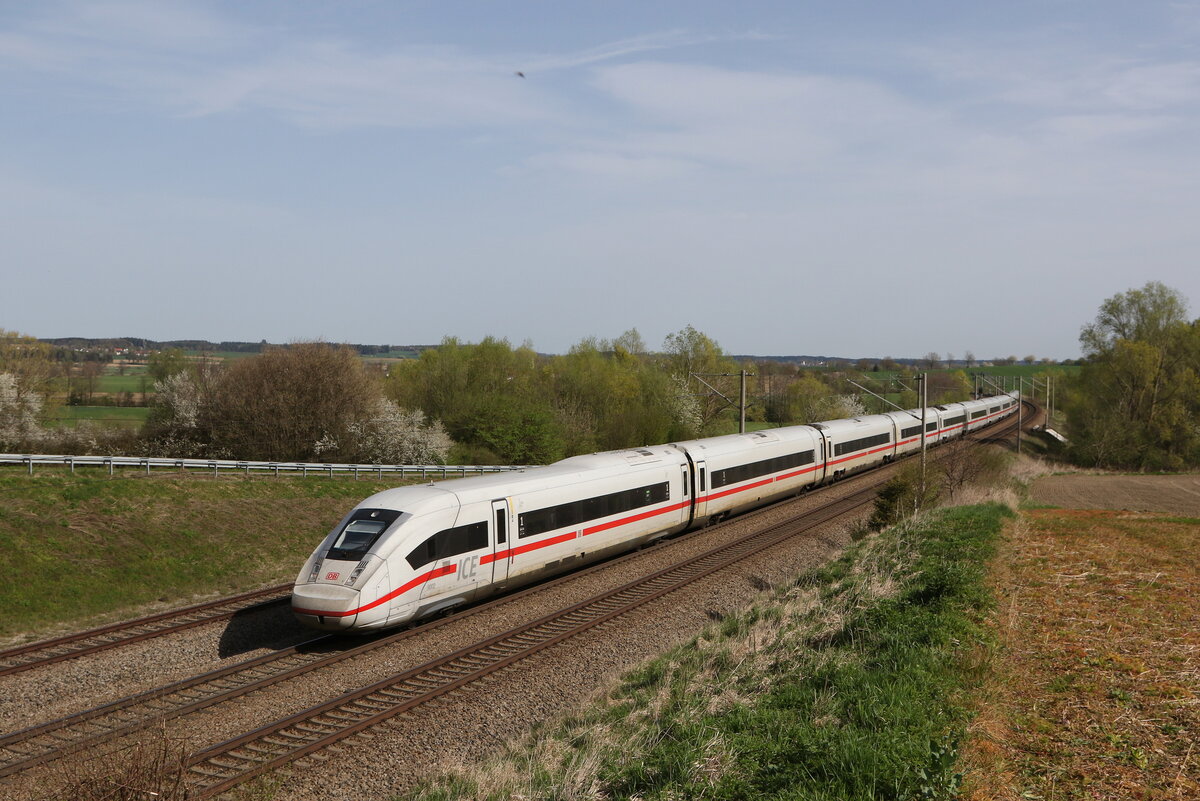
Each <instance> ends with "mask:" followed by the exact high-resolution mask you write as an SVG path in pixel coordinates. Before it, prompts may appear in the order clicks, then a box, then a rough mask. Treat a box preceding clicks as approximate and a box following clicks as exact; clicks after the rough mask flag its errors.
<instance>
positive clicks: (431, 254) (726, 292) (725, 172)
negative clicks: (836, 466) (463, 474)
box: [0, 0, 1200, 359]
mask: <svg viewBox="0 0 1200 801" xmlns="http://www.w3.org/2000/svg"><path fill="white" fill-rule="evenodd" d="M1198 129H1200V2H1155V1H1154V0H1147V1H1146V2H1139V3H1128V2H1105V0H1042V1H1041V2H1025V1H1024V0H1007V1H1006V2H1004V3H963V2H961V1H960V0H953V1H951V0H947V1H946V2H921V0H914V2H905V3H895V2H884V0H879V2H861V1H859V0H840V1H839V2H833V0H828V1H826V2H813V1H812V0H781V1H780V2H765V1H761V0H741V1H740V2H737V3H728V2H711V1H710V0H687V2H645V0H640V1H639V2H627V1H626V0H606V1H605V2H598V1H597V2H588V1H586V0H580V1H579V2H562V1H561V0H556V1H555V2H551V1H550V0H515V2H508V3H497V2H455V1H454V0H412V1H406V0H342V1H341V2H312V1H311V0H286V1H285V0H259V1H258V2H254V3H246V2H240V1H239V2H217V1H215V0H214V1H212V2H209V1H206V0H189V1H184V2H169V1H168V0H147V1H146V2H141V1H139V0H129V1H125V0H112V1H111V2H103V1H98V2H57V1H56V0H42V1H41V2H37V3H28V2H23V0H22V1H18V0H0V328H5V329H8V330H15V331H19V332H21V333H24V334H30V335H33V336H38V337H44V338H51V337H65V336H83V337H118V336H139V337H147V338H151V339H159V340H170V339H208V340H213V341H221V340H239V341H254V342H257V341H260V340H264V339H265V340H267V341H269V342H289V341H298V340H309V339H324V340H327V341H331V342H354V343H370V344H396V345H402V344H434V343H436V342H438V341H440V340H441V339H442V338H443V337H445V336H455V337H458V338H459V339H460V340H463V341H478V340H479V339H481V338H482V337H485V336H495V337H502V338H505V339H508V340H509V341H510V342H512V343H513V344H520V343H523V342H528V343H530V344H532V345H533V346H534V347H535V348H537V349H538V350H539V351H542V352H548V353H562V352H565V351H567V350H568V349H569V348H570V347H571V346H572V345H574V344H576V343H578V342H580V341H581V340H583V339H585V338H587V337H599V338H609V339H611V338H615V337H617V336H619V335H620V334H621V333H622V332H625V331H627V330H628V329H630V328H637V329H638V331H639V332H640V333H641V335H642V337H643V339H644V340H645V341H646V343H647V344H648V345H649V346H650V347H651V348H652V349H656V348H658V347H660V345H661V343H662V341H663V338H664V337H665V336H666V335H667V334H669V333H671V332H676V331H679V330H681V329H683V328H684V327H685V326H687V325H691V326H694V327H695V328H696V329H698V330H700V331H702V332H704V333H705V334H707V335H708V336H710V337H711V338H713V339H714V340H716V341H717V342H718V343H719V344H720V346H721V347H722V348H723V349H724V350H725V351H726V352H729V353H740V354H757V355H784V354H814V355H817V354H819V355H834V356H843V357H850V358H857V357H860V356H889V355H890V356H895V357H917V356H922V355H924V354H926V353H928V352H930V351H935V352H938V353H941V354H946V353H950V354H953V355H955V356H958V357H961V356H962V355H963V354H964V353H965V352H967V351H970V352H972V353H973V354H974V355H975V356H976V357H978V358H983V359H986V358H992V357H1001V356H1007V355H1016V356H1018V357H1024V356H1025V355H1028V354H1033V355H1037V356H1040V357H1052V358H1059V359H1065V358H1074V357H1075V356H1078V355H1079V344H1078V335H1079V330H1080V327H1081V326H1083V325H1084V324H1086V323H1088V322H1090V321H1091V320H1092V319H1093V318H1094V317H1095V315H1096V312H1097V310H1098V308H1099V305H1100V304H1101V302H1103V301H1104V300H1105V299H1106V298H1108V297H1111V296H1113V295H1115V294H1117V293H1119V292H1124V291H1126V290H1129V289H1132V288H1136V287H1140V286H1142V285H1144V284H1145V283H1146V282H1147V281H1151V280H1155V281H1161V282H1163V283H1165V284H1167V285H1168V286H1170V287H1173V288H1175V289H1177V290H1179V291H1180V292H1182V293H1183V295H1184V296H1185V297H1187V298H1188V299H1189V301H1190V302H1192V303H1193V304H1196V303H1200V269H1197V265H1196V254H1197V253H1200V186H1198V180H1200V163H1198V161H1200V159H1198V156H1200V130H1198ZM1192 313H1193V315H1195V314H1197V312H1196V309H1195V306H1194V305H1193V307H1192Z"/></svg>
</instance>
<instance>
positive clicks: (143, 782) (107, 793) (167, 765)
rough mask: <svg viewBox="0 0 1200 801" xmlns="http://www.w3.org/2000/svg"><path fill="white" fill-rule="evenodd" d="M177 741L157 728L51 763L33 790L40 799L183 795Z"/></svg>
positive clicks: (165, 799)
mask: <svg viewBox="0 0 1200 801" xmlns="http://www.w3.org/2000/svg"><path fill="white" fill-rule="evenodd" d="M185 759H186V753H185V751H184V748H183V744H182V742H179V741H176V740H173V739H171V738H170V737H168V736H167V734H166V731H165V729H161V728H160V729H157V730H155V731H153V732H150V733H148V734H146V735H145V736H143V737H142V738H140V739H139V740H138V741H137V742H135V743H133V744H131V745H127V746H125V747H124V748H122V749H120V750H118V751H115V752H113V753H108V754H105V755H103V756H97V757H92V758H88V759H70V760H63V761H62V762H60V763H56V765H55V766H54V768H53V769H52V770H51V771H50V774H49V777H48V778H47V779H46V780H45V781H44V782H43V783H42V788H41V789H40V790H38V791H35V792H36V795H35V798H37V799H39V801H41V800H42V799H45V801H186V799H187V798H188V789H187V785H186V784H185V781H184V779H185V776H186V769H185V767H184V762H185Z"/></svg>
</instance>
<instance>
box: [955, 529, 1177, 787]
mask: <svg viewBox="0 0 1200 801" xmlns="http://www.w3.org/2000/svg"><path fill="white" fill-rule="evenodd" d="M1197 544H1200V524H1197V522H1196V521H1194V520H1185V519H1183V520H1181V519H1178V518H1169V517H1159V516H1152V515H1144V514H1138V515H1131V514H1128V513H1122V512H1110V511H1061V510H1034V511H1029V512H1027V513H1026V514H1025V515H1024V516H1023V518H1022V520H1021V521H1020V522H1019V523H1018V524H1016V525H1013V526H1011V527H1010V531H1009V537H1008V544H1007V550H1006V552H1004V553H1002V555H1001V558H1000V559H999V560H997V568H996V571H995V572H994V573H993V581H994V583H995V585H996V587H997V590H998V595H999V597H1000V598H1001V599H1002V600H1001V603H1000V606H999V608H998V610H997V613H996V615H995V617H994V620H993V625H994V627H995V629H996V631H997V634H998V636H999V638H1000V640H1001V642H1002V643H1003V645H1004V649H1003V653H1002V655H1001V657H1000V660H999V662H998V664H997V667H996V680H995V681H994V682H993V684H992V685H991V686H990V687H989V688H988V691H987V693H986V695H985V697H984V698H983V699H982V704H981V705H982V706H983V712H982V713H981V715H980V716H979V718H978V719H977V720H976V723H975V725H974V726H973V729H972V731H973V739H972V743H971V746H970V748H969V749H968V754H969V759H968V761H969V762H970V763H971V765H972V767H971V769H970V770H969V772H968V785H967V786H968V787H969V793H968V797H969V798H971V799H977V800H978V801H983V800H984V799H1046V801H1051V800H1053V799H1155V800H1158V799H1162V800H1163V801H1166V800H1167V799H1171V800H1175V799H1195V798H1200V749H1197V748H1196V744H1197V742H1198V741H1200V603H1198V602H1197V599H1198V598H1200V569H1198V567H1197V559H1196V556H1195V553H1196V546H1197Z"/></svg>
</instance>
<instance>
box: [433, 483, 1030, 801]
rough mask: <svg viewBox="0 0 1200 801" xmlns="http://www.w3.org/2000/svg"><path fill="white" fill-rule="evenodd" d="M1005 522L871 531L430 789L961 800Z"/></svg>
mask: <svg viewBox="0 0 1200 801" xmlns="http://www.w3.org/2000/svg"><path fill="white" fill-rule="evenodd" d="M1009 516H1010V512H1009V510H1008V509H1007V508H1006V507H1003V506H1000V505H996V504H988V505H982V506H975V507H965V508H960V509H954V510H950V511H946V512H941V513H938V514H936V515H933V516H931V517H929V518H925V519H923V520H921V521H919V522H910V523H908V524H905V525H903V526H899V527H896V528H893V529H889V530H886V531H884V532H882V533H880V534H876V535H871V536H869V537H867V538H865V539H862V540H860V541H859V542H858V543H856V544H855V545H854V546H852V547H851V549H850V550H849V551H848V552H847V553H846V555H845V556H844V557H843V558H841V559H840V560H838V561H837V562H835V563H834V564H832V565H831V566H829V567H827V568H825V569H822V570H818V571H815V572H812V573H810V574H808V575H805V576H803V577H801V578H800V579H799V580H798V581H797V582H796V583H795V584H794V585H793V586H791V587H788V588H785V589H783V590H780V591H778V592H776V593H775V595H774V597H773V598H771V599H770V600H769V601H767V602H765V603H763V604H760V605H757V606H755V607H754V608H752V609H750V610H749V611H748V612H746V613H744V614H740V615H737V616H732V617H729V618H727V619H725V620H724V621H722V622H721V624H720V625H718V626H715V627H713V628H712V629H711V630H709V631H707V632H705V633H704V634H703V635H702V636H701V637H699V638H697V639H696V640H695V641H693V642H692V643H690V644H688V645H686V646H683V647H680V648H677V649H675V650H673V651H671V652H670V653H668V654H667V655H665V656H663V657H661V658H659V659H657V660H654V661H652V662H650V663H648V664H646V665H644V666H643V667H642V668H641V669H640V670H638V671H636V672H634V673H632V674H630V675H629V676H627V677H626V678H625V680H624V681H623V683H622V684H621V685H620V686H619V687H618V689H617V690H616V691H614V693H613V694H612V695H611V696H610V697H609V699H608V700H607V702H606V703H605V704H603V705H601V706H600V707H598V708H596V709H593V710H592V711H589V712H587V713H585V714H584V715H583V716H582V717H580V718H578V719H573V720H569V721H567V722H566V723H564V724H562V725H560V726H558V727H555V728H553V729H550V728H548V729H546V730H544V731H542V732H538V733H535V734H534V735H533V736H532V739H531V741H530V742H528V743H525V744H522V745H520V746H513V747H511V748H510V750H509V752H508V753H505V754H503V755H502V756H501V757H500V758H499V759H497V760H495V761H492V762H489V763H487V764H485V765H483V766H481V767H479V768H476V769H474V770H472V771H470V772H463V773H460V774H457V775H454V776H448V777H439V778H438V779H436V780H432V781H429V782H427V783H426V784H425V785H423V787H422V788H421V789H420V791H419V792H418V794H417V797H418V798H422V799H426V800H427V801H433V799H451V798H495V799H500V798H509V797H523V798H539V799H540V798H545V799H551V798H614V799H621V798H639V799H646V800H647V801H649V799H667V798H680V797H704V798H714V799H746V798H789V799H830V800H831V801H832V799H839V800H841V799H879V798H948V797H952V796H953V795H954V793H955V792H956V790H957V787H958V775H957V774H956V773H955V768H954V765H955V760H956V756H957V743H958V741H959V738H960V736H961V735H962V733H963V731H964V730H965V726H966V723H967V720H968V718H969V716H970V715H969V700H968V699H967V697H966V696H967V691H968V690H969V689H971V688H972V687H974V686H975V685H976V684H977V683H978V681H979V680H980V677H981V674H982V657H983V656H984V655H985V654H986V653H988V650H989V649H988V646H987V643H988V637H987V635H986V634H985V632H984V629H983V628H982V627H981V626H980V625H979V621H980V619H981V617H982V615H983V613H984V611H985V610H986V609H987V608H988V607H989V606H990V597H991V596H990V595H989V593H988V591H987V589H986V586H985V584H984V574H985V569H986V561H987V559H988V558H989V557H990V556H991V554H992V553H993V550H994V547H995V541H996V539H997V537H998V535H999V532H1000V529H1001V527H1002V525H1003V522H1004V520H1005V518H1007V517H1009Z"/></svg>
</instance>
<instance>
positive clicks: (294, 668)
mask: <svg viewBox="0 0 1200 801" xmlns="http://www.w3.org/2000/svg"><path fill="white" fill-rule="evenodd" d="M1015 427H1016V426H1015V420H1014V421H1012V423H1011V424H1006V425H1005V426H1004V428H1003V429H1001V430H997V431H995V432H986V435H985V436H983V437H981V438H980V439H981V440H982V441H996V440H997V439H1000V438H1003V437H1007V436H1011V433H1012V431H1013V430H1015ZM886 472H889V471H880V473H886ZM885 480H886V479H884V478H880V480H878V481H875V482H872V483H871V484H870V485H869V486H868V487H867V488H866V489H863V490H861V491H859V492H856V493H855V494H854V495H852V496H850V498H849V499H843V500H841V501H836V502H834V503H831V504H827V505H826V506H824V507H822V508H821V509H818V510H814V511H811V512H808V513H806V514H804V515H801V516H799V517H797V518H793V519H792V520H789V521H787V522H785V523H783V524H780V525H777V526H774V527H772V528H770V529H766V530H764V531H760V532H757V533H755V534H752V535H750V536H748V537H746V538H745V539H744V540H741V541H739V542H738V543H736V544H735V545H732V546H731V545H722V546H721V547H720V548H717V549H714V550H712V551H709V552H707V553H706V554H703V555H701V556H700V557H697V558H695V559H693V560H689V561H688V562H686V563H681V564H680V565H675V566H673V567H670V568H667V569H665V570H663V571H660V572H659V573H656V574H653V575H652V576H649V577H646V578H644V579H640V580H638V581H636V582H631V583H630V584H628V585H625V586H624V587H621V588H619V589H618V590H616V591H614V592H613V593H608V594H605V595H603V596H597V597H595V598H593V599H590V600H588V601H585V602H583V603H581V604H578V605H576V606H574V607H571V608H570V609H567V610H563V611H561V612H558V613H555V614H552V615H549V616H546V617H545V618H542V619H540V620H539V621H536V622H535V623H533V624H530V625H529V626H525V627H521V628H519V629H513V630H511V631H509V632H505V633H504V634H501V635H498V636H496V637H493V638H490V639H489V640H487V641H485V642H483V643H480V644H477V645H475V646H470V647H468V648H465V649H463V650H461V651H459V652H456V653H454V654H451V655H449V656H447V657H443V658H441V659H439V660H435V661H434V662H430V663H428V664H426V665H423V666H421V667H419V668H415V669H413V670H410V671H407V672H405V673H403V674H400V675H399V676H396V677H393V678H390V679H387V680H385V681H383V682H380V683H378V684H374V685H371V686H369V687H364V688H362V689H360V690H356V691H353V692H351V693H347V694H346V695H344V696H341V697H340V698H337V699H334V700H333V701H330V702H327V703H325V704H322V705H320V706H317V707H313V708H312V709H310V710H306V711H305V712H301V713H299V714H297V715H294V716H292V717H289V718H286V719H284V720H281V721H276V722H275V723H273V724H269V725H268V726H266V727H263V728H261V729H258V730H256V731H255V732H251V733H249V734H246V735H243V736H241V737H238V738H234V739H232V740H228V741H226V742H224V743H222V744H220V745H217V746H213V747H212V748H209V749H206V750H205V751H201V752H198V753H196V754H194V755H193V756H192V757H191V758H190V760H189V762H188V766H187V769H188V774H189V777H190V781H191V782H192V783H193V784H194V786H195V791H196V792H197V793H198V794H199V796H198V797H212V796H214V795H217V794H219V793H221V792H224V791H225V790H227V789H229V788H231V787H233V786H235V785H237V784H240V783H241V782H244V781H246V780H248V779H250V778H252V777H254V776H257V775H260V774H262V773H264V772H268V771H270V770H273V769H275V768H277V767H279V766H281V765H283V764H286V763H288V762H290V761H293V760H295V759H298V758H301V757H303V756H305V755H307V754H310V753H312V752H314V751H317V750H320V749H323V748H325V747H327V746H329V745H332V744H333V743H335V742H337V741H339V740H342V739H344V738H346V737H350V736H353V735H354V734H356V733H358V732H360V731H362V730H364V729H366V728H370V727H372V726H375V725H378V724H379V723H381V722H383V721H385V720H387V719H389V718H391V717H394V716H396V715H400V714H403V713H404V712H406V711H408V710H410V709H413V708H414V707H417V706H419V705H421V704H423V703H425V702H427V701H429V700H431V699H433V698H436V697H439V696H441V695H444V694H446V693H448V692H453V691H454V690H456V689H458V688H459V687H461V686H463V685H465V684H467V683H469V682H473V681H475V680H477V679H479V678H482V677H484V676H486V675H489V674H490V673H494V672H495V671H497V670H502V669H503V668H504V667H506V666H508V665H511V664H513V663H514V662H516V661H519V660H521V659H525V658H527V657H529V656H532V655H533V654H535V653H537V652H538V651H541V650H543V649H545V648H549V647H553V645H555V644H556V643H558V642H562V641H563V640H565V639H567V638H569V637H572V636H575V635H576V634H579V633H581V632H583V631H587V630H589V629H591V628H594V627H595V626H598V625H603V624H604V623H606V622H608V621H610V620H612V619H613V618H615V617H619V616H620V615H623V614H627V613H628V612H630V611H632V610H633V609H636V608H638V607H639V606H641V605H644V604H646V603H649V602H651V601H652V600H654V599H656V598H658V597H661V596H662V595H664V594H667V593H670V592H673V591H675V590H677V589H679V588H681V587H683V586H685V585H686V584H687V583H689V582H691V581H695V580H697V579H698V578H702V577H703V576H706V575H709V574H711V573H712V572H715V571H717V570H721V569H723V568H725V567H729V566H730V565H732V564H734V563H736V562H737V561H740V560H741V559H744V558H746V557H748V556H750V555H753V554H754V553H756V552H758V551H761V550H764V549H766V548H770V547H773V546H774V545H777V544H779V543H780V542H782V541H783V540H785V539H787V538H788V537H790V536H794V535H795V534H797V533H800V532H801V531H803V530H807V529H808V528H812V527H814V526H817V525H820V524H822V523H825V522H828V520H830V519H833V518H834V517H837V516H840V515H842V514H845V513H847V512H848V511H850V510H851V509H854V508H860V507H861V506H863V505H865V504H867V503H870V501H871V500H872V499H873V498H874V494H875V491H876V490H877V488H878V486H879V485H880V484H882V483H883V482H884V481H885ZM743 519H744V516H743ZM638 555H639V554H637V553H633V554H627V555H625V556H622V557H618V558H617V559H615V560H610V561H609V562H606V563H601V564H599V565H595V566H593V567H592V568H588V569H586V570H584V571H579V572H576V573H573V574H569V575H567V576H562V577H559V578H557V579H554V580H552V581H549V582H546V583H544V584H540V585H536V586H534V587H530V588H528V589H526V590H523V591H521V592H519V593H515V594H512V595H509V596H504V597H502V598H499V599H496V600H494V601H491V602H489V603H486V604H482V605H480V606H479V607H475V608H472V609H469V610H465V611H463V612H460V613H458V614H455V615H452V616H449V617H447V618H443V619H441V620H437V621H433V622H431V623H427V624H425V625H423V626H421V627H420V628H418V629H411V630H405V631H402V632H399V633H397V634H393V635H391V636H387V637H382V638H379V639H376V640H372V641H369V642H366V643H361V642H360V644H359V645H357V646H354V647H349V648H345V647H342V645H344V641H345V638H339V637H337V636H336V635H326V636H322V637H317V638H315V639H313V640H310V641H308V642H306V643H302V644H300V645H297V646H292V647H290V648H287V649H284V650H282V651H278V652H274V653H271V654H267V655H265V656H261V657H258V658H255V659H251V660H247V661H245V662H242V663H240V664H238V665H233V666H228V667H225V668H222V669H219V670H216V671H212V672H210V673H206V674H203V675H200V676H197V677H194V678H191V679H186V680H183V681H180V682H176V683H174V684H171V685H167V686H165V687H162V688H157V689H154V690H151V691H147V692H144V693H140V694H138V695H135V696H130V697H128V698H125V699H121V700H118V701H114V702H112V703H110V704H106V705H104V706H100V707H96V708H94V709H91V710H87V711H85V712H82V713H79V714H77V715H72V716H69V717H66V718H62V719H60V720H57V721H51V722H49V723H45V724H42V725H39V726H33V727H30V728H27V729H23V730H21V731H18V732H14V733H12V734H9V735H5V736H3V737H0V777H4V776H9V775H12V774H14V773H19V772H22V771H25V770H28V769H29V768H32V767H34V766H36V765H40V764H44V763H46V762H49V761H51V760H54V759H57V758H59V757H62V756H65V755H67V754H71V753H75V752H78V751H80V750H83V749H86V748H90V747H92V746H95V745H98V744H101V743H103V742H105V741H109V740H113V739H116V738H119V737H122V736H125V735H128V734H132V733H135V732H137V731H139V730H142V729H144V728H146V727H147V726H148V725H149V724H150V723H152V722H156V721H162V720H165V719H170V718H176V717H180V716H183V715H187V714H189V713H191V712H195V711H198V710H200V709H204V708H206V707H210V706H213V705H216V704H219V703H223V702H225V701H229V700H232V699H234V698H237V697H239V696H242V695H245V694H247V693H250V692H254V691H256V690H261V689H264V688H266V687H269V686H271V685H274V684H278V683H280V682H283V681H286V680H289V679H291V678H295V677H296V676H299V675H303V674H305V673H309V672H311V671H314V670H319V669H322V668H325V667H329V666H331V665H333V664H336V663H337V662H341V661H344V660H347V659H352V658H354V657H356V656H360V655H362V654H365V653H367V652H368V651H372V650H375V649H377V648H384V647H389V646H392V645H395V644H396V643H397V642H399V641H401V640H404V639H407V638H409V637H413V636H417V635H420V634H424V633H426V632H428V631H429V630H431V629H432V628H436V627H438V626H441V625H445V624H448V623H450V622H453V621H455V620H459V619H461V618H462V617H466V616H469V615H471V614H476V613H478V612H480V611H483V610H484V609H488V608H491V607H493V606H494V605H497V604H501V603H511V602H513V601H515V600H517V599H518V598H521V597H523V596H525V595H528V594H531V593H534V592H539V591H542V590H544V589H546V588H548V587H550V586H553V585H555V584H558V583H559V582H563V581H569V580H572V579H575V578H578V577H579V576H580V575H581V574H582V573H587V572H591V571H592V570H599V569H604V568H608V567H611V566H612V565H613V564H614V563H615V562H621V561H624V560H626V559H632V558H635V557H637V556H638ZM288 589H290V585H285V586H283V587H279V588H272V589H271V590H265V591H261V593H260V594H268V593H271V592H273V591H276V590H279V591H283V596H282V598H279V599H274V600H268V601H265V602H264V603H279V602H281V601H282V600H286V597H287V592H286V590H288ZM251 595H254V594H247V595H245V596H238V597H237V598H236V599H222V601H218V602H213V603H212V604H204V605H199V606H198V607H189V608H188V609H185V610H179V611H178V612H176V613H164V614H163V615H155V616H152V617H150V618H143V619H140V620H139V621H130V625H136V624H139V623H146V622H151V621H154V622H157V621H158V620H159V619H162V618H169V617H179V616H183V617H188V616H190V615H191V614H193V613H195V612H196V611H198V610H200V609H202V608H215V607H217V606H219V605H222V604H229V603H231V602H235V601H240V602H241V603H242V604H243V605H242V606H241V607H240V608H239V609H235V610H234V611H230V612H227V613H225V614H224V616H229V615H232V614H235V613H236V612H237V611H240V609H245V608H251V607H253V606H254V605H255V604H254V603H250V604H249V605H244V604H245V603H246V601H247V599H248V598H249V597H250V596H251ZM221 616H222V615H221V614H211V615H209V616H208V617H206V618H203V619H200V620H197V621H195V622H187V623H183V625H181V626H178V628H183V627H187V626H189V625H200V624H201V623H204V622H209V621H210V620H216V619H219V618H220V617H221ZM112 628H119V626H116V627H105V628H104V629H97V630H93V631H91V632H82V633H80V634H78V635H74V636H73V637H70V638H62V639H63V640H80V639H86V638H87V637H89V636H95V635H97V634H99V633H100V632H103V631H105V630H107V629H112ZM175 630H178V629H177V628H176V629H175ZM159 633H163V632H159ZM148 636H155V633H153V632H152V633H149V634H146V635H142V637H141V638H145V637H148ZM124 641H131V640H129V639H126V640H124ZM339 641H341V643H342V644H339ZM355 641H358V640H357V639H356V640H355ZM55 642H57V641H47V642H46V643H37V644H34V645H32V646H27V647H26V648H28V649H33V648H36V647H38V646H43V645H52V644H53V643H55ZM117 644H120V642H117V643H114V644H113V645H108V646H101V647H113V646H114V645H117ZM14 650H17V649H14ZM97 650H98V649H97ZM7 653H9V652H4V653H0V657H3V656H4V654H7ZM82 653H86V651H83V650H80V651H77V652H75V653H67V654H66V655H63V656H61V657H55V658H53V659H52V661H58V660H59V659H66V658H71V656H76V655H80V654H82ZM40 664H46V662H45V661H43V662H41V663H40Z"/></svg>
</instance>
